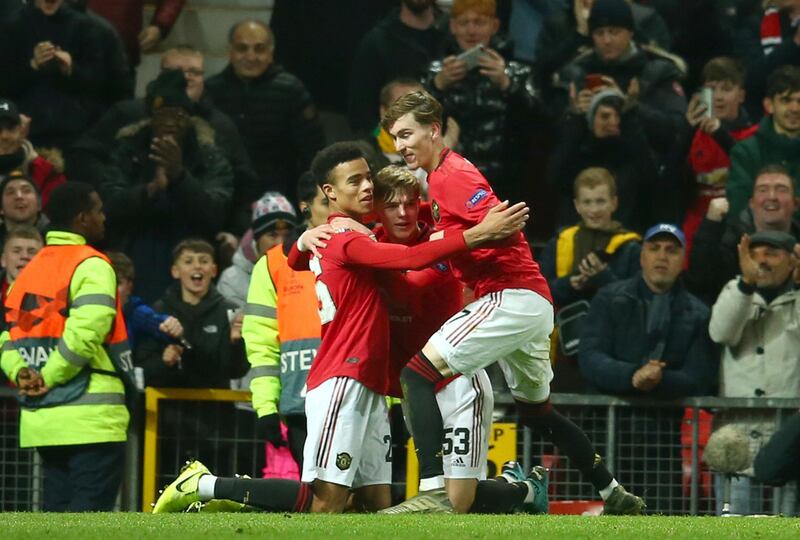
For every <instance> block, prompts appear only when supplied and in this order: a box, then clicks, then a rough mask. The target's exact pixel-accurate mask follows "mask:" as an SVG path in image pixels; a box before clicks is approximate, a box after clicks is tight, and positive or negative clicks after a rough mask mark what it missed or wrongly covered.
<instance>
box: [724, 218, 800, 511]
mask: <svg viewBox="0 0 800 540" xmlns="http://www.w3.org/2000/svg"><path fill="white" fill-rule="evenodd" d="M738 251H739V267H740V269H741V275H740V276H739V277H737V278H734V279H732V280H731V281H730V282H728V284H727V285H726V286H725V288H724V289H723V290H722V293H720V295H719V298H718V299H717V303H716V304H714V307H713V309H712V312H711V323H710V325H709V332H710V334H711V339H713V340H714V341H715V342H717V343H719V344H720V345H723V346H724V349H723V353H722V364H721V366H720V367H721V380H720V395H721V396H724V397H742V398H744V397H746V398H756V399H758V398H795V399H796V398H798V397H800V360H799V359H798V355H797V350H798V347H799V346H800V296H799V293H798V289H797V285H798V282H799V281H800V279H799V278H800V276H799V275H798V272H797V257H798V255H800V248H799V247H798V246H797V244H796V240H795V238H794V237H793V236H792V235H790V234H788V233H785V232H782V231H761V232H757V233H755V234H753V235H752V236H748V235H744V236H743V237H742V240H741V242H739V245H738ZM715 423H716V424H717V426H716V427H720V426H722V425H729V424H732V425H734V426H735V427H737V428H740V429H741V430H742V431H744V432H745V433H747V434H748V435H749V440H750V451H751V455H753V456H755V455H756V453H757V452H758V449H759V448H760V447H761V446H763V445H764V444H765V443H766V442H767V441H768V440H769V439H770V437H771V436H772V434H773V433H774V431H775V429H776V428H777V426H776V425H775V413H774V412H773V411H763V410H762V411H760V410H754V409H741V410H732V411H726V412H722V413H720V414H718V415H717V416H716V418H715ZM740 472H743V473H744V476H741V477H740V478H737V479H735V480H734V482H733V485H732V488H733V489H732V493H731V500H730V502H731V512H733V513H736V514H749V513H751V512H753V513H759V512H761V508H760V507H759V506H758V504H759V503H760V502H761V496H760V495H757V494H756V493H757V491H758V490H755V491H752V492H751V489H750V476H751V475H752V469H751V468H749V467H748V469H747V470H746V471H740ZM787 498H788V499H789V500H794V497H792V496H791V495H789V497H787ZM720 499H721V497H720ZM720 502H721V501H720ZM720 507H721V505H720V504H718V510H719V509H720Z"/></svg>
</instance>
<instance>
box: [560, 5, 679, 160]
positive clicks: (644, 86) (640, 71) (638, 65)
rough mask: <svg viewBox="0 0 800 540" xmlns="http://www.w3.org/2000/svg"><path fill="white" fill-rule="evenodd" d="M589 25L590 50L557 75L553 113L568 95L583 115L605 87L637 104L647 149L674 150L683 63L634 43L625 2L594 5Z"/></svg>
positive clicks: (630, 16)
mask: <svg viewBox="0 0 800 540" xmlns="http://www.w3.org/2000/svg"><path fill="white" fill-rule="evenodd" d="M588 26H589V32H590V33H591V36H592V43H593V47H592V48H591V49H589V50H587V51H586V52H584V53H581V54H579V55H578V57H577V58H575V59H574V60H572V61H571V62H570V63H569V64H567V65H566V66H565V67H563V68H561V69H560V70H559V71H558V73H557V74H556V76H555V79H554V82H555V86H556V91H557V95H556V96H555V99H554V103H553V107H552V109H553V110H554V112H556V113H558V112H560V111H563V110H564V109H565V108H566V106H567V104H568V101H569V99H568V98H569V96H570V95H571V94H572V93H574V94H575V95H576V96H577V99H578V103H579V104H580V106H581V112H586V110H587V109H588V105H589V103H590V102H591V97H592V95H593V94H596V93H598V92H601V91H603V90H606V89H609V87H610V88H612V89H616V90H617V91H619V92H621V93H624V94H626V95H627V96H628V99H629V100H631V102H632V104H635V105H636V108H637V114H638V116H639V118H640V121H641V123H642V127H643V128H644V133H645V135H646V137H647V140H648V142H649V144H650V146H651V147H653V149H654V150H656V151H657V152H659V154H661V155H662V156H663V155H664V154H666V153H667V152H669V151H670V150H673V147H674V144H675V136H676V133H677V132H678V128H679V127H680V126H681V125H683V122H684V119H683V115H684V113H685V112H686V98H685V97H684V92H683V88H682V87H681V84H680V81H681V79H682V78H683V77H684V75H685V73H686V67H685V64H684V63H683V61H682V60H681V59H680V58H678V57H676V56H673V55H670V54H668V53H666V52H664V51H662V50H660V49H656V48H653V47H650V46H649V45H642V44H639V43H636V42H635V41H634V40H633V31H634V23H633V14H632V13H631V8H630V6H629V5H628V3H627V2H625V0H595V2H594V4H592V9H591V11H590V14H589V19H588Z"/></svg>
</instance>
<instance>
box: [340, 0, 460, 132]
mask: <svg viewBox="0 0 800 540" xmlns="http://www.w3.org/2000/svg"><path fill="white" fill-rule="evenodd" d="M435 4H436V2H435V1H434V0H402V2H400V8H399V10H397V9H396V10H393V11H392V12H391V13H389V14H388V15H387V16H386V17H385V18H384V19H383V20H382V21H381V22H379V23H378V24H377V25H376V26H375V28H373V29H372V30H370V31H369V32H367V33H366V34H365V35H364V38H363V39H362V40H361V43H359V45H358V48H357V49H356V53H355V56H354V58H353V65H352V71H351V73H350V91H349V94H348V95H349V96H350V99H349V105H348V117H349V120H350V127H351V128H352V129H353V131H354V132H355V133H356V134H357V135H359V136H363V135H365V134H368V133H370V132H371V131H372V130H373V129H374V128H375V118H376V117H377V116H378V104H379V103H378V102H379V96H380V92H381V88H382V87H383V85H385V84H386V83H388V82H389V81H391V80H393V79H398V78H412V79H418V78H419V77H420V75H422V73H423V71H424V70H425V67H426V66H427V65H428V64H429V63H430V62H432V61H433V60H437V59H438V58H439V56H440V54H441V52H442V50H443V47H444V43H445V39H446V37H447V32H446V30H445V29H444V28H443V26H442V24H441V23H442V17H441V14H440V13H439V12H438V10H437V9H436V7H435Z"/></svg>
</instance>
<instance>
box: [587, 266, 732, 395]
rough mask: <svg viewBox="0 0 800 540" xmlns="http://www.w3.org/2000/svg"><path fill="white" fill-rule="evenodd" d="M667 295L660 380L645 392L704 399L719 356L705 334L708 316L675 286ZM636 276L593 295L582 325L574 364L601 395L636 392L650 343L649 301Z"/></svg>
mask: <svg viewBox="0 0 800 540" xmlns="http://www.w3.org/2000/svg"><path fill="white" fill-rule="evenodd" d="M670 294H673V295H674V298H673V300H672V310H671V321H670V328H669V329H668V330H667V332H666V336H667V337H666V343H665V347H664V353H663V354H662V355H661V356H662V357H661V358H660V360H662V361H663V362H666V363H667V367H666V368H665V369H664V377H663V379H662V380H661V383H659V385H658V386H656V388H655V389H654V390H653V391H652V392H650V393H649V395H652V396H654V397H659V398H667V399H670V398H680V397H687V396H700V395H708V394H710V393H711V390H712V389H713V387H714V385H715V383H716V381H717V370H718V365H719V355H718V354H717V350H716V348H715V345H714V344H713V342H712V341H711V338H710V337H709V335H708V323H709V319H710V311H709V309H708V307H706V306H705V305H704V304H703V303H702V302H701V301H700V300H699V299H697V298H696V297H695V296H693V295H691V294H690V293H689V292H688V291H687V290H686V288H685V287H684V286H683V284H682V283H681V282H680V281H679V282H678V283H676V284H675V287H674V288H673V290H672V291H671V293H670ZM651 295H652V293H650V291H649V289H648V288H647V285H646V284H645V282H644V280H643V279H642V276H641V274H639V275H637V276H635V277H633V278H630V279H625V280H622V281H617V282H615V283H612V284H610V285H608V286H606V287H603V288H602V289H600V291H598V293H597V295H595V297H594V299H593V300H592V306H591V308H590V310H589V313H588V315H587V316H586V318H585V319H584V321H583V326H582V328H583V332H582V334H581V342H580V351H579V353H578V363H579V365H580V369H581V373H583V376H584V377H586V379H587V381H588V382H589V383H590V384H591V385H592V386H594V387H595V388H596V389H597V390H599V391H601V392H606V393H611V394H635V393H638V392H637V391H636V390H635V389H634V388H633V385H632V384H631V379H632V377H633V374H634V372H635V371H636V370H638V369H639V368H640V367H641V366H643V365H644V364H646V363H647V362H648V360H650V358H648V356H649V352H650V351H651V350H652V349H653V346H654V345H655V343H650V341H651V339H648V336H647V335H646V331H645V329H646V311H645V306H646V301H647V300H646V299H647V298H648V297H649V296H651Z"/></svg>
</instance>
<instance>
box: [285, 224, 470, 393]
mask: <svg viewBox="0 0 800 540" xmlns="http://www.w3.org/2000/svg"><path fill="white" fill-rule="evenodd" d="M334 217H336V216H335V215H331V217H330V218H329V219H333V218H334ZM327 244H328V245H327V247H326V248H324V249H322V250H321V252H322V258H321V259H317V258H314V259H312V260H311V262H310V264H309V266H310V267H311V270H312V271H313V272H314V274H315V275H316V279H317V280H316V291H317V298H318V299H319V312H320V322H321V323H322V343H321V344H320V347H319V350H318V351H317V355H316V357H315V358H314V362H313V363H312V364H311V369H310V370H309V373H308V381H307V387H308V389H309V390H311V389H313V388H316V387H317V386H319V385H320V384H322V383H323V382H324V381H326V380H328V379H330V378H332V377H351V378H353V379H356V380H357V381H359V382H360V383H361V384H363V385H364V386H366V387H367V388H369V389H370V390H372V391H373V392H376V393H379V394H387V395H398V389H397V388H396V385H395V384H393V381H394V380H396V378H397V377H396V374H395V373H394V370H393V369H392V368H391V363H390V361H389V319H388V312H387V307H386V303H385V302H384V300H383V298H382V297H381V294H380V293H379V291H378V282H377V275H376V274H377V272H376V270H379V269H384V270H403V269H414V270H418V269H422V268H425V267H427V266H429V265H431V264H433V263H434V262H436V261H438V260H441V259H445V258H447V257H450V256H453V255H455V254H457V253H460V252H462V251H465V250H466V249H467V247H466V244H465V243H464V237H463V235H462V234H459V233H455V234H452V233H450V234H446V235H445V237H444V238H443V239H441V240H436V241H432V242H424V243H422V244H419V245H416V246H414V247H406V246H402V245H397V244H384V243H377V242H375V241H373V240H372V239H370V238H369V237H368V236H366V235H364V234H362V233H357V232H353V231H347V232H342V233H338V234H334V235H333V236H332V237H331V239H330V240H328V243H327ZM306 264H308V263H307V259H305V257H303V256H301V255H300V254H299V253H298V252H297V247H296V246H295V247H293V248H292V251H291V252H290V254H289V266H290V267H292V268H294V269H295V270H302V269H303V268H304V267H305V265H306Z"/></svg>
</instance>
